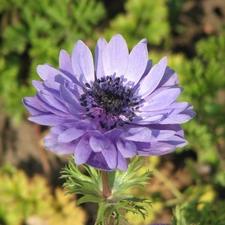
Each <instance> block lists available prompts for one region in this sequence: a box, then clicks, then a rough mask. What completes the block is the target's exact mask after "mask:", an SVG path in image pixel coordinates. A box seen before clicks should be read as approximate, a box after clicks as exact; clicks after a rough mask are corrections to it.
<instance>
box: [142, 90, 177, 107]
mask: <svg viewBox="0 0 225 225" xmlns="http://www.w3.org/2000/svg"><path fill="white" fill-rule="evenodd" d="M180 93H181V89H180V88H171V89H167V90H164V91H161V92H159V93H158V94H157V95H155V96H153V97H152V98H151V97H150V98H148V99H149V100H148V101H147V102H145V103H144V106H143V107H141V108H140V110H141V111H155V110H157V111H158V110H161V109H164V108H166V107H167V106H169V105H170V104H172V103H173V102H174V101H175V100H176V99H177V98H178V96H179V95H180Z"/></svg>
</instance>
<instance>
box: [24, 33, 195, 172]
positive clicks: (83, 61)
mask: <svg viewBox="0 0 225 225" xmlns="http://www.w3.org/2000/svg"><path fill="white" fill-rule="evenodd" d="M37 73H38V74H39V76H40V77H41V79H42V80H43V81H33V85H34V87H35V88H36V89H37V94H36V96H33V97H25V98H24V99H23V103H24V105H25V107H26V108H27V110H28V111H29V112H30V114H31V117H29V120H30V121H33V122H35V123H38V124H41V125H45V126H50V127H51V130H50V133H49V134H48V135H47V136H46V137H45V138H44V144H45V146H46V148H47V149H49V150H51V151H53V152H54V153H56V154H74V159H75V163H76V164H78V165H79V164H88V165H90V166H92V167H95V168H98V169H102V170H116V169H120V170H122V171H126V169H127V158H133V157H134V156H136V155H140V156H153V155H163V154H166V153H169V152H172V151H174V150H175V149H176V148H178V147H183V146H185V145H186V144H187V141H186V140H185V139H184V132H183V130H182V128H181V127H180V124H182V123H185V122H187V121H188V120H190V119H191V118H193V117H194V116H195V113H194V112H193V110H192V108H193V107H192V106H191V105H190V104H188V103H187V102H176V99H177V97H178V96H179V95H180V93H181V92H182V88H180V87H179V86H178V77H177V74H176V73H175V72H174V71H173V70H172V69H170V68H169V67H168V66H167V57H164V58H162V59H161V60H160V61H159V62H158V64H156V65H154V66H153V65H152V61H151V60H148V49H147V41H146V39H143V40H141V41H140V42H139V43H138V44H137V45H136V46H134V48H133V49H132V51H131V52H129V51H128V47H127V44H126V41H125V40H124V38H123V37H122V36H121V35H119V34H117V35H115V36H113V37H112V39H111V40H110V41H109V42H107V41H106V40H105V39H103V38H100V39H99V40H98V42H97V45H96V48H95V60H94V61H93V57H92V53H91V51H90V49H89V48H88V47H87V46H86V45H85V44H84V42H82V41H81V40H79V41H77V42H76V44H75V46H74V48H73V51H72V55H69V54H68V53H67V52H66V51H65V50H61V51H60V55H59V70H58V69H55V68H54V67H52V66H51V65H49V64H44V65H39V66H38V67H37Z"/></svg>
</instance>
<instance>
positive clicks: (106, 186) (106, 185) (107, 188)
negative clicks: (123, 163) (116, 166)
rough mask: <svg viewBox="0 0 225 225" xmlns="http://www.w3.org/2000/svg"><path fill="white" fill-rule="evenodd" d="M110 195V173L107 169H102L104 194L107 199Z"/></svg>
mask: <svg viewBox="0 0 225 225" xmlns="http://www.w3.org/2000/svg"><path fill="white" fill-rule="evenodd" d="M110 195H111V189H110V185H109V175H108V172H107V171H104V170H102V196H103V197H104V198H105V199H107V198H108V197H109V196H110Z"/></svg>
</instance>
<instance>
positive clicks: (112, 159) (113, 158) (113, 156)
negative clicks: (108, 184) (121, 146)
mask: <svg viewBox="0 0 225 225" xmlns="http://www.w3.org/2000/svg"><path fill="white" fill-rule="evenodd" d="M117 154H118V153H117V151H116V149H115V147H114V146H113V145H110V146H109V147H108V148H107V149H106V150H103V151H102V155H103V156H104V158H105V161H106V163H107V165H108V166H109V168H110V169H116V166H117Z"/></svg>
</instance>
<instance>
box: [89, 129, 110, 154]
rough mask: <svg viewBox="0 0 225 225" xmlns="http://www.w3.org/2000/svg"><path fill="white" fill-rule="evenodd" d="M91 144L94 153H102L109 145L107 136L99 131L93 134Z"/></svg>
mask: <svg viewBox="0 0 225 225" xmlns="http://www.w3.org/2000/svg"><path fill="white" fill-rule="evenodd" d="M89 144H90V146H91V148H92V150H93V151H94V152H101V151H103V150H104V149H106V147H107V146H108V145H109V143H108V140H107V139H106V138H105V136H104V135H102V134H101V133H100V132H98V131H96V132H94V133H92V134H91V137H90V141H89Z"/></svg>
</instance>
